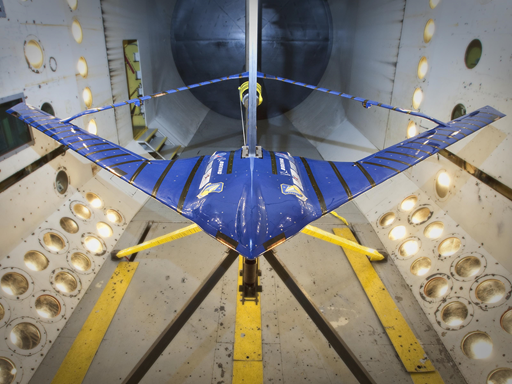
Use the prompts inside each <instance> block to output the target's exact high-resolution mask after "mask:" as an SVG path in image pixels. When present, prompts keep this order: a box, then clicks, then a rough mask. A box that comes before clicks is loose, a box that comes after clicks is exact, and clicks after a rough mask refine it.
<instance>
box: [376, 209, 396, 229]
mask: <svg viewBox="0 0 512 384" xmlns="http://www.w3.org/2000/svg"><path fill="white" fill-rule="evenodd" d="M395 217H396V216H395V214H394V213H393V212H388V213H386V214H385V215H383V216H382V217H381V218H380V220H379V225H380V226H381V227H387V226H389V225H391V224H393V222H394V221H395Z"/></svg>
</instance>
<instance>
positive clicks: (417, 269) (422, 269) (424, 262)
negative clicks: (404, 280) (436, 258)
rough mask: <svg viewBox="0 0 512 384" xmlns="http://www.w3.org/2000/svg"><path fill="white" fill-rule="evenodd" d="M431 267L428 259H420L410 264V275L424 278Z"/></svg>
mask: <svg viewBox="0 0 512 384" xmlns="http://www.w3.org/2000/svg"><path fill="white" fill-rule="evenodd" d="M431 267H432V261H431V260H430V259H429V258H428V257H420V258H419V259H417V260H415V261H414V262H413V263H412V264H411V273H412V274H413V275H415V276H425V275H426V274H427V273H428V271H430V268H431Z"/></svg>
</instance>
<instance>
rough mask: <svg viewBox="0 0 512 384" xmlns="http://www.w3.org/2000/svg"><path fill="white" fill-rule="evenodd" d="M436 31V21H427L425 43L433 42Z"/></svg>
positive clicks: (424, 32)
mask: <svg viewBox="0 0 512 384" xmlns="http://www.w3.org/2000/svg"><path fill="white" fill-rule="evenodd" d="M435 31H436V25H435V24H434V20H432V19H430V20H429V21H427V24H425V30H424V31H423V40H424V41H425V43H429V42H430V40H432V37H433V36H434V33H435Z"/></svg>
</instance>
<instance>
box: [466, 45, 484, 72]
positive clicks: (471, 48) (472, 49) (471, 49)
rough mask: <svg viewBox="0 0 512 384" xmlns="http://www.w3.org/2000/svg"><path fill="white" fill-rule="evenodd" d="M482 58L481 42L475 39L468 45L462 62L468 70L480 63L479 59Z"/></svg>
mask: <svg viewBox="0 0 512 384" xmlns="http://www.w3.org/2000/svg"><path fill="white" fill-rule="evenodd" d="M481 57H482V42H481V41H480V40H478V39H475V40H473V41H471V43H469V45H468V47H467V48H466V54H465V55H464V62H465V63H466V67H468V68H469V69H473V68H475V67H476V66H477V65H478V63H479V62H480V58H481Z"/></svg>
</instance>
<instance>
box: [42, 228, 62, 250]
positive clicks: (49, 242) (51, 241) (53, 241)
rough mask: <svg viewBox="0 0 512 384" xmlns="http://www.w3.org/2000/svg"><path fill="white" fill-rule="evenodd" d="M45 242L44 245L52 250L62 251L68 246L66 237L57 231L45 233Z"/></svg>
mask: <svg viewBox="0 0 512 384" xmlns="http://www.w3.org/2000/svg"><path fill="white" fill-rule="evenodd" d="M43 242H44V245H46V248H48V249H49V250H50V251H52V252H59V251H62V250H63V249H64V247H65V246H66V242H65V241H64V239H63V238H62V237H61V236H59V235H57V234H56V233H55V232H46V233H45V234H44V235H43Z"/></svg>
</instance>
